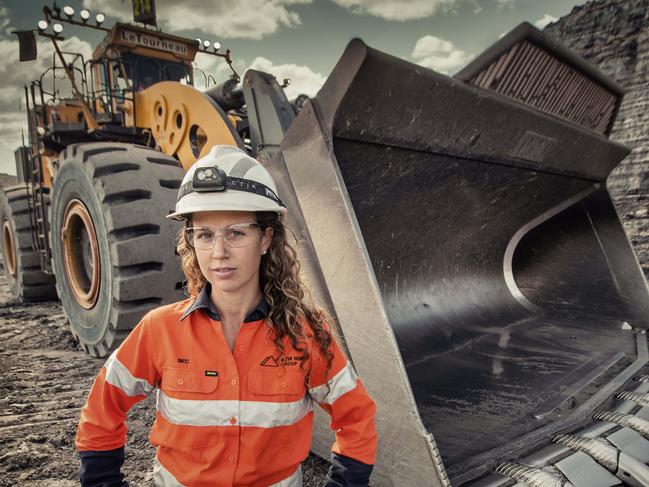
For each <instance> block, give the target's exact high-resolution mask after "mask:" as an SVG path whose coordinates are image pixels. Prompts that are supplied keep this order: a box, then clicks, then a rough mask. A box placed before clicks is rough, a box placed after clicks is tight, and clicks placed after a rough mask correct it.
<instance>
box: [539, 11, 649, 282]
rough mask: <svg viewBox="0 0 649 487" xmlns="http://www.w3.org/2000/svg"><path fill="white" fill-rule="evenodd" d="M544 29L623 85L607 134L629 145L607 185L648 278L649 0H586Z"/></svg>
mask: <svg viewBox="0 0 649 487" xmlns="http://www.w3.org/2000/svg"><path fill="white" fill-rule="evenodd" d="M545 32H547V33H548V34H550V35H552V36H553V37H555V38H557V39H559V40H560V41H562V42H563V43H564V44H566V45H567V46H568V47H570V48H571V49H573V50H574V51H576V52H578V53H579V54H581V56H583V57H584V58H585V59H587V60H588V61H589V62H590V63H592V64H594V65H595V66H597V67H598V68H599V69H600V70H601V71H603V72H604V73H605V74H607V75H608V76H610V77H612V78H613V79H614V80H615V81H617V82H618V83H619V84H620V85H622V86H623V87H624V88H625V89H626V90H627V94H626V95H625V96H624V101H623V102H622V107H621V108H620V112H619V114H618V117H617V121H616V123H615V126H614V127H613V131H612V133H611V139H613V140H615V141H617V142H620V143H622V144H624V145H626V146H628V147H629V148H631V149H633V150H632V152H631V153H630V154H629V155H628V157H627V158H626V159H625V160H624V161H623V162H622V164H620V165H619V166H618V167H617V168H616V169H615V170H614V171H613V173H612V174H611V176H610V177H609V179H608V187H609V191H610V192H611V195H612V197H613V200H614V201H615V205H616V207H617V210H618V213H619V214H620V217H621V219H622V222H623V224H624V227H625V229H626V231H627V233H628V235H629V238H630V239H631V242H632V243H633V246H634V247H635V251H636V253H637V255H638V258H639V260H640V264H641V266H642V269H643V271H644V273H645V276H647V277H649V0H626V1H619V0H617V1H616V0H606V1H595V2H589V3H587V4H585V5H583V6H577V7H575V8H573V10H572V12H570V14H568V15H566V16H565V17H562V18H561V19H559V20H558V21H557V22H555V23H553V24H551V25H549V26H548V27H546V29H545Z"/></svg>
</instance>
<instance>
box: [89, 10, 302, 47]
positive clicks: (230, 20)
mask: <svg viewBox="0 0 649 487" xmlns="http://www.w3.org/2000/svg"><path fill="white" fill-rule="evenodd" d="M311 1H312V0H273V1H270V2H269V1H266V0H219V1H218V2H215V1H213V0H184V1H182V2H158V3H157V4H156V14H157V17H158V24H159V25H160V26H162V27H163V30H165V31H168V32H179V31H188V30H190V31H200V32H203V33H205V34H207V35H209V36H213V37H214V38H215V40H218V39H224V38H246V39H262V38H264V37H267V36H269V35H270V34H272V33H274V32H276V31H277V30H279V29H280V28H282V27H294V26H296V25H300V23H301V20H300V16H299V15H298V13H297V12H295V11H293V10H291V7H293V6H295V5H300V4H308V3H311ZM129 4H130V2H126V3H125V2H123V0H83V5H84V7H86V8H88V9H90V10H92V11H102V12H104V13H105V14H106V15H108V16H110V17H115V18H117V19H119V20H121V21H126V22H130V21H132V20H133V15H132V12H131V8H130V5H129Z"/></svg>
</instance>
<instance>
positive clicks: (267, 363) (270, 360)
mask: <svg viewBox="0 0 649 487" xmlns="http://www.w3.org/2000/svg"><path fill="white" fill-rule="evenodd" d="M259 365H261V366H262V367H279V365H277V360H275V357H273V356H272V355H269V356H268V357H266V358H265V359H264V360H262V361H261V362H260V364H259Z"/></svg>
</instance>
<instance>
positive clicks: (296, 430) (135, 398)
mask: <svg viewBox="0 0 649 487" xmlns="http://www.w3.org/2000/svg"><path fill="white" fill-rule="evenodd" d="M192 301H193V300H192V299H188V300H185V301H181V302H178V303H175V304H171V305H168V306H163V307H160V308H157V309H155V310H153V311H151V312H149V313H148V314H147V315H146V316H145V317H144V318H143V319H142V321H141V322H140V323H139V324H138V325H137V326H136V327H135V329H134V330H133V331H132V332H131V333H130V335H129V336H128V337H127V338H126V340H125V341H124V342H123V343H122V345H121V346H120V347H119V348H118V349H117V350H116V351H115V352H114V353H113V354H112V355H111V356H110V357H109V358H108V360H107V361H106V363H105V365H104V367H103V368H102V369H101V371H100V373H99V375H98V376H97V379H96V380H95V383H94V385H93V387H92V390H91V391H90V395H89V397H88V400H87V403H86V405H85V406H84V408H83V410H82V411H81V419H80V422H79V428H78V431H77V438H76V446H77V449H78V450H79V451H82V452H83V451H107V450H113V449H117V448H120V447H123V446H124V445H125V443H126V425H125V419H126V413H127V411H128V410H129V409H130V408H131V407H132V406H133V405H134V404H136V403H137V402H139V401H141V400H142V399H144V398H145V397H146V396H147V395H148V394H149V393H151V392H152V391H153V390H154V389H156V388H157V389H158V397H157V405H156V409H157V413H156V420H155V423H154V425H153V428H152V430H151V434H150V441H151V443H152V444H153V445H155V446H157V453H156V459H155V461H154V482H155V484H156V485H164V486H167V485H184V486H211V487H220V486H223V487H225V486H250V487H256V486H259V487H261V486H269V485H282V486H284V485H286V486H289V485H291V486H292V485H301V479H300V480H299V481H298V479H297V477H298V476H299V475H301V474H300V470H299V466H300V463H301V462H302V461H303V460H304V459H305V458H306V456H307V455H308V452H309V448H310V445H311V427H312V421H313V408H314V402H317V403H318V404H319V405H320V406H321V407H322V408H323V409H325V410H326V411H327V412H328V413H329V414H330V415H331V428H332V429H333V430H334V431H335V434H336V441H335V443H334V445H333V448H332V450H333V451H334V452H335V453H338V454H340V455H344V456H346V457H349V458H352V459H354V460H357V461H359V462H362V463H364V464H367V465H372V464H374V461H375V454H376V447H377V437H376V430H375V426H374V414H375V409H376V408H375V404H374V402H373V401H372V399H371V398H370V397H369V395H368V394H367V392H366V391H365V388H364V387H363V384H362V383H361V381H360V380H359V379H358V378H357V376H356V373H355V372H354V369H353V367H352V366H351V364H350V363H349V362H348V361H347V359H346V358H345V356H344V354H343V352H342V351H341V349H340V348H339V346H338V344H337V343H335V340H334V342H333V343H332V345H331V347H330V351H331V352H332V353H333V362H332V367H331V369H330V371H329V374H328V376H327V377H326V378H325V369H326V361H325V359H324V357H323V356H322V354H321V353H320V352H319V350H318V347H317V344H316V343H315V342H313V343H312V342H311V341H309V342H307V346H308V351H309V354H310V358H309V359H308V361H307V363H305V364H304V366H303V367H300V363H301V360H300V358H301V355H302V354H301V353H300V352H299V351H297V350H295V349H294V348H293V347H292V346H291V344H290V341H289V340H288V338H286V339H285V340H284V354H283V355H282V356H279V355H278V352H277V348H276V346H275V343H274V342H273V339H272V330H271V328H270V326H269V324H268V323H267V322H266V320H265V319H264V318H263V317H261V319H258V320H256V321H250V322H244V323H242V324H241V327H240V330H239V332H238V335H237V338H236V343H235V345H234V349H233V350H230V348H229V346H228V344H227V342H226V340H225V337H224V335H223V332H222V329H221V322H220V321H218V320H214V319H211V318H210V316H209V313H206V312H205V310H192V309H189V310H187V308H188V306H190V305H191V304H192ZM187 311H190V312H187ZM181 318H182V319H181ZM307 335H310V332H309V329H308V328H307ZM309 370H311V374H310V384H309V388H308V394H307V387H306V386H305V375H306V374H307V371H309ZM326 383H328V385H329V387H330V391H329V393H328V394H327V386H326ZM293 480H295V482H293Z"/></svg>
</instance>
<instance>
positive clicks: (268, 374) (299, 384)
mask: <svg viewBox="0 0 649 487" xmlns="http://www.w3.org/2000/svg"><path fill="white" fill-rule="evenodd" d="M248 390H249V391H250V392H252V393H254V394H257V395H260V396H276V395H290V396H302V395H304V393H305V392H306V388H305V386H304V373H303V372H301V371H282V370H281V369H280V370H256V371H252V372H250V374H248Z"/></svg>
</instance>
